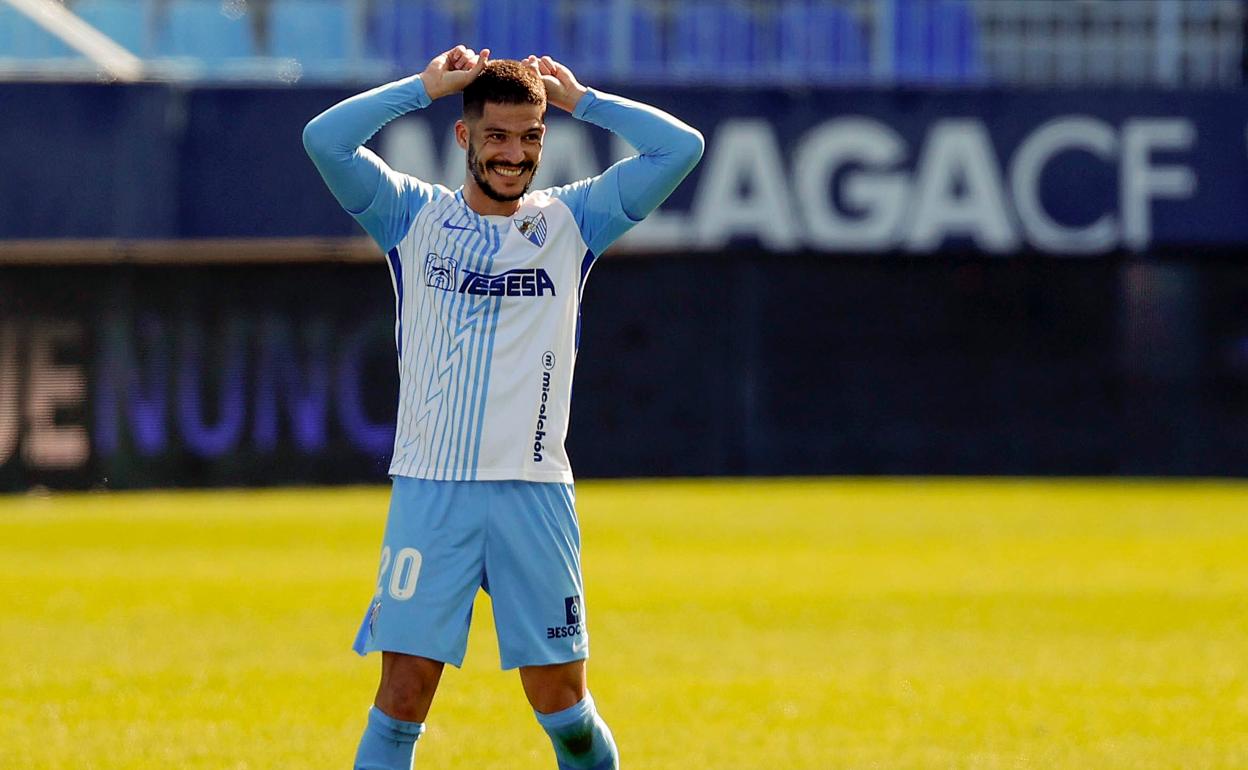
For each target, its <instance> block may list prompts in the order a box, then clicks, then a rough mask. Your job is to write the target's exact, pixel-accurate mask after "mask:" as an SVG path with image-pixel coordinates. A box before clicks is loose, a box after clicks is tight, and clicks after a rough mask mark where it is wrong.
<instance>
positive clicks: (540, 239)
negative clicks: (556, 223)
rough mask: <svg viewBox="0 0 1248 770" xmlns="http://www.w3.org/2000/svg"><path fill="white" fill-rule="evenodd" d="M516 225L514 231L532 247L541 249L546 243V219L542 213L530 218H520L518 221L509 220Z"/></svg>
mask: <svg viewBox="0 0 1248 770" xmlns="http://www.w3.org/2000/svg"><path fill="white" fill-rule="evenodd" d="M511 221H512V222H513V223H515V225H516V229H517V230H519V231H520V234H521V235H523V236H524V237H525V238H528V239H529V240H530V241H532V243H533V245H534V246H537V247H538V248H541V245H542V244H543V243H545V242H546V217H545V216H544V215H543V214H542V212H540V211H539V212H537V213H536V214H534V215H533V216H531V217H521V218H520V219H513V220H511Z"/></svg>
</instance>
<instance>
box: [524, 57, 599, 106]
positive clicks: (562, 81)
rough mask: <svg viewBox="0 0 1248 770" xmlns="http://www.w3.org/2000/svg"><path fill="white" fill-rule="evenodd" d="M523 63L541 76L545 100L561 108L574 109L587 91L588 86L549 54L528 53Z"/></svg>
mask: <svg viewBox="0 0 1248 770" xmlns="http://www.w3.org/2000/svg"><path fill="white" fill-rule="evenodd" d="M524 63H525V64H527V65H529V66H530V67H532V68H533V69H535V70H536V71H537V74H539V75H541V76H542V83H543V84H544V85H545V86H546V101H547V102H548V103H550V104H553V105H555V106H556V107H558V108H559V109H561V110H567V111H568V112H571V111H572V110H575V109H576V103H577V102H579V101H580V100H581V97H582V96H584V95H585V94H586V93H588V92H589V89H588V88H586V87H585V86H583V85H581V84H580V83H579V82H578V81H577V79H576V75H573V74H572V70H570V69H568V68H567V67H565V66H564V65H562V64H560V63H559V62H557V61H555V60H554V59H552V58H550V57H549V56H534V55H533V54H530V55H529V57H528V58H527V59H525V60H524Z"/></svg>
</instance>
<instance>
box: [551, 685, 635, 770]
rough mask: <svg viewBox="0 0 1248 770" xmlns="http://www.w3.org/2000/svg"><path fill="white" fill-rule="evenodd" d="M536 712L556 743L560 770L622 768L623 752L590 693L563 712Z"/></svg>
mask: <svg viewBox="0 0 1248 770" xmlns="http://www.w3.org/2000/svg"><path fill="white" fill-rule="evenodd" d="M534 713H535V714H537V721H538V724H540V725H541V726H542V728H543V729H544V730H546V734H547V735H549V736H550V742H551V743H553V744H554V745H555V759H557V760H558V761H559V770H618V768H619V766H620V752H619V751H617V750H616V748H615V739H614V738H612V737H611V731H610V730H608V729H607V724H606V723H605V722H603V721H602V717H600V716H598V711H597V710H596V709H595V708H594V699H593V697H592V696H590V695H589V693H586V694H585V697H584V699H582V700H581V702H580V703H578V704H576V705H575V706H571V707H569V708H566V709H564V710H563V711H556V712H555V713H553V714H538V713H537V712H534Z"/></svg>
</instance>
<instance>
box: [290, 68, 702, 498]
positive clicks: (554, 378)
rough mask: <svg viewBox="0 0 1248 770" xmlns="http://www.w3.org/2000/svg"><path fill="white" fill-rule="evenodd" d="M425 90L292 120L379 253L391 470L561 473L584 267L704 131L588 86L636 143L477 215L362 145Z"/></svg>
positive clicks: (692, 155)
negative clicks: (391, 418) (390, 351)
mask: <svg viewBox="0 0 1248 770" xmlns="http://www.w3.org/2000/svg"><path fill="white" fill-rule="evenodd" d="M428 104H429V95H428V92H427V91H426V90H425V88H424V85H423V83H422V82H421V80H420V78H419V76H414V77H411V78H406V79H404V80H400V81H396V82H394V83H390V84H387V85H385V86H380V87H378V88H376V89H373V90H372V91H368V92H366V93H364V94H359V95H357V96H354V97H351V98H350V99H347V100H346V101H343V102H341V103H339V104H337V105H335V106H334V107H331V108H330V109H329V110H326V111H325V112H324V113H322V114H321V115H319V116H317V117H316V118H315V119H314V120H312V122H310V123H309V124H308V126H307V127H306V128H305V129H304V137H303V138H304V146H305V147H306V148H307V150H308V153H309V155H310V156H311V157H312V160H313V162H314V163H316V165H317V168H318V169H319V170H320V172H321V175H322V177H323V178H324V179H325V181H326V183H327V184H328V185H329V188H330V190H331V191H332V192H333V193H334V195H335V196H336V197H337V198H338V201H339V202H340V203H341V204H342V206H343V207H344V208H345V209H346V210H347V211H349V212H350V213H351V214H352V216H354V217H355V218H356V220H357V221H358V222H359V223H360V224H361V225H362V226H363V227H364V229H365V230H366V231H367V232H368V233H369V235H371V236H372V237H373V239H374V240H376V241H377V243H378V244H379V245H380V246H381V248H382V250H383V251H385V252H386V254H387V262H388V264H389V268H390V277H391V279H392V282H393V286H394V296H395V325H394V343H395V349H396V351H397V353H398V359H399V405H398V421H397V425H396V430H395V437H394V455H393V457H392V459H391V463H390V473H391V475H395V476H412V477H416V478H425V479H438V480H467V481H471V480H482V481H486V480H499V479H519V480H524V481H545V482H561V483H571V482H572V469H571V466H570V464H569V462H568V457H567V453H566V452H565V450H564V446H563V443H564V438H565V437H566V435H567V431H568V414H569V407H570V401H571V394H572V371H573V365H574V364H575V362H576V354H577V343H578V338H579V336H580V302H581V293H582V291H583V290H584V287H585V279H586V276H587V275H588V273H589V270H590V268H591V266H592V265H593V263H594V260H595V259H596V256H597V255H598V254H601V253H602V252H603V250H605V249H606V248H607V247H608V246H609V245H610V244H611V243H612V242H614V241H615V240H616V239H617V238H619V237H620V236H621V235H623V234H624V233H625V232H626V231H627V230H628V229H629V228H630V227H632V226H633V225H634V224H636V223H637V222H638V221H640V220H641V219H642V218H643V217H644V216H646V215H647V214H649V213H650V212H651V211H653V210H654V209H655V208H656V207H657V206H658V205H659V204H660V203H661V202H662V201H663V200H664V199H665V198H666V197H667V196H668V195H669V194H671V192H672V191H673V190H674V189H675V188H676V186H677V185H678V184H680V181H681V180H682V179H683V178H684V177H685V175H687V174H688V173H689V171H690V170H691V169H692V168H693V167H694V165H696V164H697V161H698V159H699V158H700V157H701V154H702V148H703V142H702V137H701V135H700V134H699V133H698V132H697V131H695V130H693V129H692V128H690V127H689V126H687V125H685V124H684V123H681V122H680V121H679V120H676V119H675V118H673V117H672V116H671V115H668V114H666V113H664V112H661V111H659V110H656V109H655V108H653V107H649V106H647V105H644V104H640V103H637V102H633V101H630V100H628V99H623V98H621V97H618V96H613V95H610V94H604V93H602V92H599V91H595V90H593V89H590V90H589V93H587V94H585V95H584V96H583V97H582V98H581V99H580V100H579V101H578V103H577V105H576V109H575V110H574V111H573V113H572V115H573V117H575V118H578V119H581V120H585V121H588V122H591V123H594V124H595V125H598V126H601V127H603V128H606V129H609V130H612V131H615V132H616V133H618V134H619V135H620V136H622V137H623V138H624V139H626V140H627V141H628V142H629V143H630V144H632V145H633V146H634V147H636V148H637V149H638V151H639V154H638V155H636V156H634V157H632V158H628V159H625V160H622V161H619V162H618V163H616V164H614V165H613V166H611V168H609V169H607V170H606V171H605V172H603V173H602V174H600V175H598V176H595V177H593V178H591V179H584V180H581V181H579V182H576V183H573V184H570V185H566V186H563V187H556V188H551V189H547V190H540V191H537V192H531V193H528V194H526V195H525V196H524V197H523V198H522V199H521V200H520V207H519V209H518V210H517V211H516V212H515V214H513V215H512V216H510V217H503V216H483V215H480V214H478V213H476V212H475V211H473V210H472V209H471V208H470V207H469V206H468V205H467V203H466V202H465V200H464V196H463V192H462V189H461V190H457V191H451V190H449V189H447V188H446V187H443V186H441V185H432V184H429V183H427V182H424V181H421V180H419V179H416V178H414V177H411V176H408V175H406V174H401V173H398V172H396V171H394V170H393V169H391V168H389V167H388V166H387V165H386V164H385V163H384V161H382V160H381V159H380V158H378V157H377V156H376V155H374V154H373V153H371V152H370V151H369V150H367V149H366V148H364V147H363V146H362V145H363V143H364V142H365V141H367V139H368V138H369V137H370V136H372V135H373V134H374V133H375V132H376V131H377V129H378V128H380V127H381V126H382V125H384V124H385V123H386V122H387V121H389V120H392V119H394V118H395V117H398V116H399V115H401V114H404V113H406V112H410V111H412V110H417V109H421V108H423V107H425V106H427V105H428Z"/></svg>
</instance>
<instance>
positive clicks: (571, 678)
mask: <svg viewBox="0 0 1248 770" xmlns="http://www.w3.org/2000/svg"><path fill="white" fill-rule="evenodd" d="M520 685H521V686H522V687H524V694H525V697H527V698H528V699H529V705H530V706H532V707H533V710H534V711H536V712H537V713H539V714H553V713H555V712H556V711H563V710H564V709H566V708H568V707H569V706H572V705H575V704H576V703H579V702H580V701H581V699H582V698H584V697H585V693H586V692H588V687H587V685H586V679H585V661H584V660H574V661H572V662H570V663H555V664H552V665H549V666H521V667H520Z"/></svg>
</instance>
